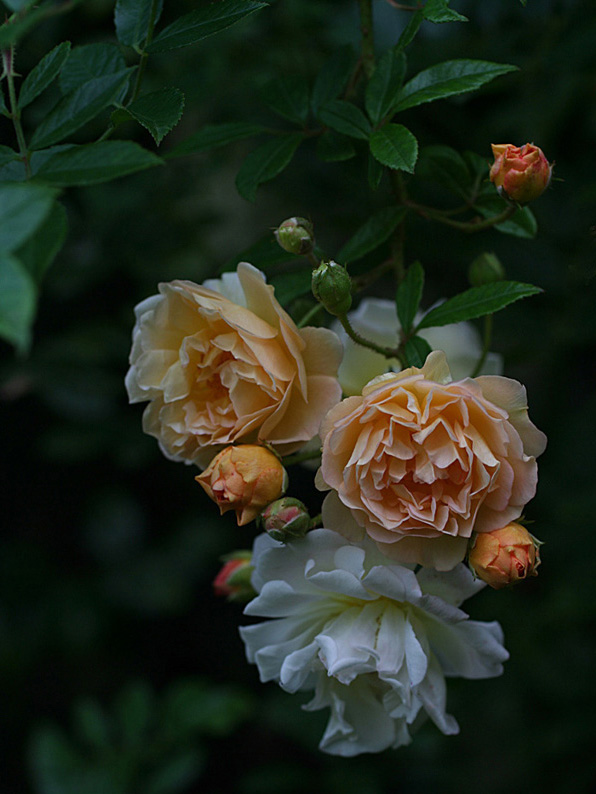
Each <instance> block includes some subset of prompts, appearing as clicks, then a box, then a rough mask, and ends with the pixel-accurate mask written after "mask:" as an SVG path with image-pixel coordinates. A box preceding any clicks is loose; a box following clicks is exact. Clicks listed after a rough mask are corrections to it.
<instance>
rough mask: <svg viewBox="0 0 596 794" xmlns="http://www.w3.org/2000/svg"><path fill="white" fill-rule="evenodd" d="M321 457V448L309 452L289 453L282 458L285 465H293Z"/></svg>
mask: <svg viewBox="0 0 596 794" xmlns="http://www.w3.org/2000/svg"><path fill="white" fill-rule="evenodd" d="M320 457H321V450H320V449H310V450H308V451H307V452H297V453H296V454H295V455H288V457H287V458H282V463H283V464H284V466H293V465H294V463H302V462H303V461H305V460H315V458H320Z"/></svg>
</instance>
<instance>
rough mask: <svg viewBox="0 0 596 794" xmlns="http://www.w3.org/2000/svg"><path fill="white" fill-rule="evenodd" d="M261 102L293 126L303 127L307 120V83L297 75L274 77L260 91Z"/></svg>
mask: <svg viewBox="0 0 596 794" xmlns="http://www.w3.org/2000/svg"><path fill="white" fill-rule="evenodd" d="M259 93H260V96H261V99H262V100H263V102H264V103H265V104H266V105H267V106H268V107H270V108H271V110H272V111H273V112H274V113H277V114H278V115H280V116H282V117H283V118H284V119H287V120H288V121H291V122H292V123H294V124H300V125H304V124H306V121H307V119H308V112H309V103H308V93H309V92H308V82H307V81H306V79H305V78H303V77H300V76H299V75H287V76H284V77H281V76H279V77H274V78H273V79H272V80H270V81H269V82H268V83H267V84H266V85H264V86H263V87H262V88H261V90H260V92H259Z"/></svg>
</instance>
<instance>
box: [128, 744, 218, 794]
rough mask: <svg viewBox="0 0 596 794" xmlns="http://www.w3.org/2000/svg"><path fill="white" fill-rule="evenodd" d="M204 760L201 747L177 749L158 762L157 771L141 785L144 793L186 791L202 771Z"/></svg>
mask: <svg viewBox="0 0 596 794" xmlns="http://www.w3.org/2000/svg"><path fill="white" fill-rule="evenodd" d="M205 761H206V754H205V751H204V750H203V749H202V748H201V747H193V748H192V749H190V750H178V751H177V753H176V754H175V755H174V756H173V757H172V758H169V759H167V760H165V761H161V762H160V763H159V766H158V768H157V771H155V772H153V773H152V774H151V775H150V777H149V778H148V780H147V782H146V783H145V784H144V786H143V791H144V794H180V792H182V791H188V790H189V789H188V787H189V786H190V784H191V783H192V782H193V781H194V780H196V778H197V777H198V776H199V775H200V774H201V772H202V771H203V767H204V765H205Z"/></svg>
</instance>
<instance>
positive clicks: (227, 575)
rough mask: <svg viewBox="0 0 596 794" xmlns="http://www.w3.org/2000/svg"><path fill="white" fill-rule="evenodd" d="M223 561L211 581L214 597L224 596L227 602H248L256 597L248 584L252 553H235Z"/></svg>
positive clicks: (251, 568)
mask: <svg viewBox="0 0 596 794" xmlns="http://www.w3.org/2000/svg"><path fill="white" fill-rule="evenodd" d="M223 560H224V565H223V567H222V569H221V570H220V572H219V573H218V574H217V576H216V577H215V579H214V580H213V591H214V593H215V595H216V596H225V597H227V599H228V600H229V601H250V600H251V598H253V597H254V596H255V595H256V593H255V590H254V589H253V587H252V585H251V583H250V577H251V575H252V571H253V567H252V552H250V551H235V552H233V553H232V554H229V555H228V556H227V557H224V558H223Z"/></svg>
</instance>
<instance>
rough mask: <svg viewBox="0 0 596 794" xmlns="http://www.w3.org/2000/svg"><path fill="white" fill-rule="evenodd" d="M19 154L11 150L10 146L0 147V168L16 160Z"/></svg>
mask: <svg viewBox="0 0 596 794" xmlns="http://www.w3.org/2000/svg"><path fill="white" fill-rule="evenodd" d="M18 157H19V153H18V152H15V150H14V149H11V148H10V146H0V168H1V167H2V166H3V165H6V164H7V163H11V162H12V161H13V160H16V159H18Z"/></svg>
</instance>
